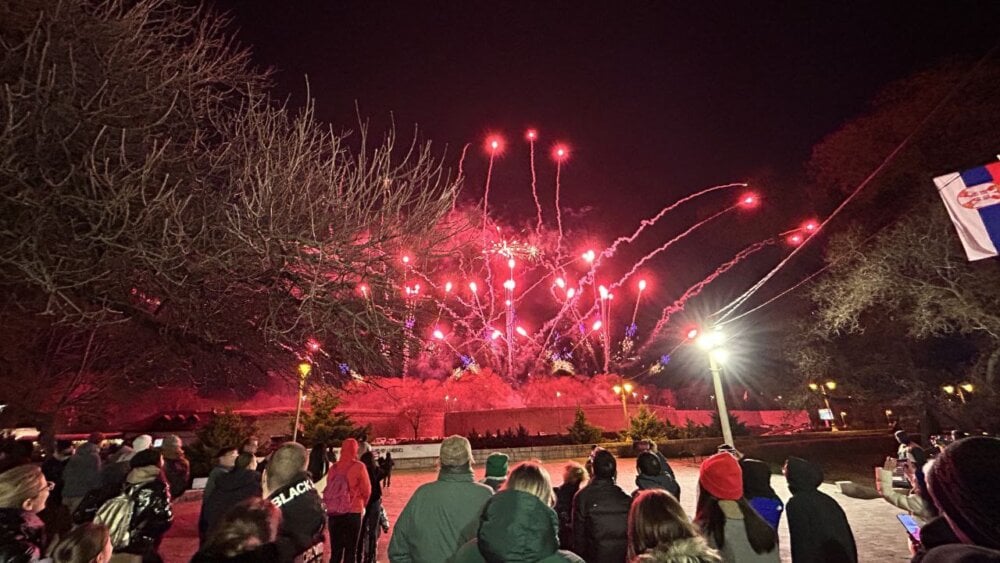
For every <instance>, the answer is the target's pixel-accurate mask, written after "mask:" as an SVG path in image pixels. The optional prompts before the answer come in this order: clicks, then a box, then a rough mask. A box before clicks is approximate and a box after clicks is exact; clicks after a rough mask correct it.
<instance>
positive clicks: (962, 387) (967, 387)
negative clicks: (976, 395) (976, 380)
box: [941, 383, 976, 405]
mask: <svg viewBox="0 0 1000 563" xmlns="http://www.w3.org/2000/svg"><path fill="white" fill-rule="evenodd" d="M975 389H976V388H975V386H974V385H972V384H971V383H960V384H959V385H942V386H941V390H943V391H944V392H945V393H947V394H949V395H958V399H959V400H960V401H962V404H963V405H964V404H965V403H966V400H965V395H966V394H967V393H972V392H973V391H975Z"/></svg>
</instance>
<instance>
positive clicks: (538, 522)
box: [451, 491, 583, 563]
mask: <svg viewBox="0 0 1000 563" xmlns="http://www.w3.org/2000/svg"><path fill="white" fill-rule="evenodd" d="M558 529H559V521H558V518H557V517H556V513H555V511H554V510H552V509H551V508H549V507H547V506H545V505H544V504H543V503H542V501H540V500H539V499H538V497H536V496H535V495H532V494H529V493H525V492H522V491H501V492H500V493H497V494H496V495H495V496H494V497H493V498H491V499H490V500H489V501H488V502H487V503H486V506H485V507H484V508H483V514H482V516H480V517H479V531H478V532H477V534H476V539H474V540H471V541H469V542H468V543H466V544H465V545H463V546H462V547H461V549H459V550H458V553H456V554H455V557H453V558H452V559H451V563H486V562H489V563H558V562H566V561H569V562H573V563H583V560H582V559H580V558H579V557H577V556H576V555H575V554H574V553H572V552H569V551H560V550H559V538H558V536H557V534H558Z"/></svg>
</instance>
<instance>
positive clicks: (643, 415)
mask: <svg viewBox="0 0 1000 563" xmlns="http://www.w3.org/2000/svg"><path fill="white" fill-rule="evenodd" d="M624 434H625V436H624V438H625V439H626V440H628V439H632V440H641V439H643V438H649V439H651V440H655V441H659V440H662V439H664V438H668V437H669V436H668V433H667V424H666V423H665V422H664V421H662V420H660V419H659V418H657V417H656V414H654V413H653V412H652V411H650V410H649V409H648V408H646V405H642V406H641V407H639V412H638V413H636V415H635V416H633V417H632V418H631V419H629V429H628V430H626V431H625V433H624Z"/></svg>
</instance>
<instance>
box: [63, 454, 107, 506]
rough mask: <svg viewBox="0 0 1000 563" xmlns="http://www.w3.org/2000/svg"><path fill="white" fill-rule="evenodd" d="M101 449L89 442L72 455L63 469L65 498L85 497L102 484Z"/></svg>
mask: <svg viewBox="0 0 1000 563" xmlns="http://www.w3.org/2000/svg"><path fill="white" fill-rule="evenodd" d="M100 453H101V449H100V448H98V447H97V444H94V443H91V442H87V443H85V444H83V445H82V446H80V447H79V448H77V449H76V453H74V454H73V455H72V456H70V458H69V461H68V462H66V469H64V470H63V498H67V497H68V498H77V497H83V496H84V495H85V494H87V493H88V492H90V491H91V490H93V489H96V488H98V487H100V486H101V455H100Z"/></svg>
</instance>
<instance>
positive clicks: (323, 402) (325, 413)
mask: <svg viewBox="0 0 1000 563" xmlns="http://www.w3.org/2000/svg"><path fill="white" fill-rule="evenodd" d="M310 403H311V408H310V409H309V411H304V410H303V411H302V416H301V422H300V425H301V428H300V432H299V442H301V443H302V444H303V445H305V446H306V447H310V446H313V445H315V444H319V443H323V444H326V445H328V446H339V445H340V443H341V442H343V441H344V440H346V439H347V438H358V437H360V436H362V435H367V434H368V433H370V432H371V425H368V426H365V427H361V428H359V427H358V426H356V425H355V424H354V422H353V421H352V420H351V417H349V416H347V415H346V414H344V413H342V412H337V407H338V406H340V398H339V397H337V395H336V394H335V393H333V392H331V391H326V390H319V391H317V392H316V393H315V394H314V395H312V396H311V398H310ZM294 425H295V421H294V420H293V421H292V426H294Z"/></svg>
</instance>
